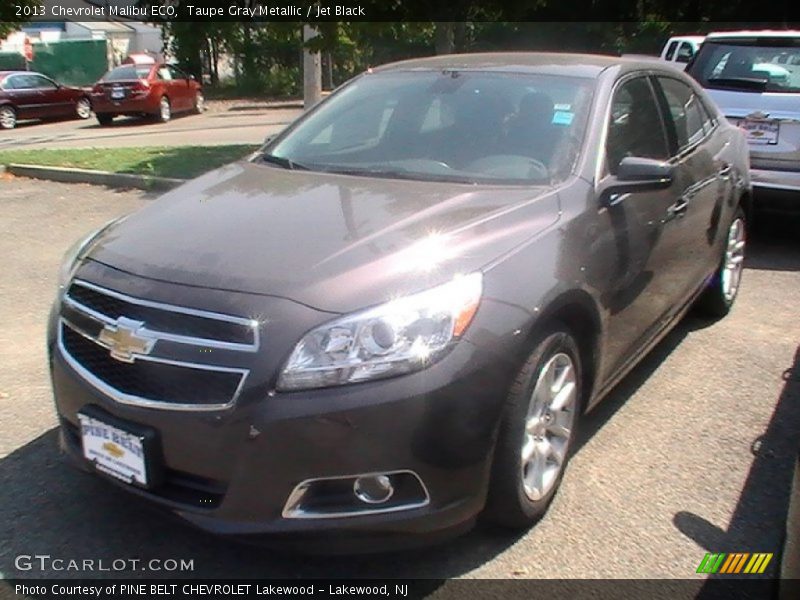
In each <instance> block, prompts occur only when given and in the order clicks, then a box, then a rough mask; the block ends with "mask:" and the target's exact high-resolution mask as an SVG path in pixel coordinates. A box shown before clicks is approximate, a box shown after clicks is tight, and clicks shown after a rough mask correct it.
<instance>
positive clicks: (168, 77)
mask: <svg viewBox="0 0 800 600" xmlns="http://www.w3.org/2000/svg"><path fill="white" fill-rule="evenodd" d="M158 78H159V79H161V80H163V81H172V79H173V78H172V71H170V69H169V67H166V66H164V67H161V68H159V69H158Z"/></svg>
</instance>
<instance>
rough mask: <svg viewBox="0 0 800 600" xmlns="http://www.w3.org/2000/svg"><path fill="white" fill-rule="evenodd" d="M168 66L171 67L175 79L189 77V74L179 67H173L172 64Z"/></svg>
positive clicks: (170, 70)
mask: <svg viewBox="0 0 800 600" xmlns="http://www.w3.org/2000/svg"><path fill="white" fill-rule="evenodd" d="M167 68H168V69H169V72H170V74H171V75H172V78H173V79H189V76H188V75H186V73H184V72H183V71H181V70H180V69H179V68H178V67H173V66H172V65H168V66H167Z"/></svg>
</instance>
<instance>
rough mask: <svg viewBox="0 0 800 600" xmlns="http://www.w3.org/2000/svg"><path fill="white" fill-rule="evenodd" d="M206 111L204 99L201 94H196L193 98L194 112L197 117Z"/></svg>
mask: <svg viewBox="0 0 800 600" xmlns="http://www.w3.org/2000/svg"><path fill="white" fill-rule="evenodd" d="M205 110H206V99H205V96H203V92H199V91H198V92H197V93H196V94H195V96H194V112H195V114H197V115H199V114H200V113H202V112H204V111H205Z"/></svg>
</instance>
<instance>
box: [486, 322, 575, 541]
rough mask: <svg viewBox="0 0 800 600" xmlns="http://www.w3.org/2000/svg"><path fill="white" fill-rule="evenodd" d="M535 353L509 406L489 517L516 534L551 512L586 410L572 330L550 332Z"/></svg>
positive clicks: (513, 390) (491, 485) (496, 460)
mask: <svg viewBox="0 0 800 600" xmlns="http://www.w3.org/2000/svg"><path fill="white" fill-rule="evenodd" d="M533 348H534V350H533V352H532V353H531V354H530V356H529V357H528V359H527V360H526V361H525V364H524V365H523V366H522V368H521V369H520V370H519V372H518V373H517V376H516V378H515V379H514V382H513V384H512V386H511V389H510V391H509V394H508V398H507V400H506V406H505V411H504V414H503V420H502V422H501V424H500V433H499V437H498V440H497V446H496V447H495V456H494V462H493V465H492V473H491V479H490V483H489V494H488V497H487V501H486V508H485V509H484V513H483V516H484V518H485V519H486V520H487V521H489V522H490V523H493V524H495V525H500V526H503V527H509V528H513V529H522V528H527V527H530V526H531V525H533V524H534V523H535V522H536V521H538V520H539V519H540V518H541V517H542V516H543V515H544V513H545V512H546V511H547V508H548V506H549V505H550V502H551V501H552V500H553V497H554V496H555V494H556V491H557V489H558V486H559V484H560V483H561V478H562V476H563V474H564V469H565V468H566V465H567V462H568V461H569V457H570V455H571V452H572V446H573V441H574V439H575V436H576V431H577V425H578V421H579V417H580V414H581V410H582V407H583V402H582V393H583V388H582V383H583V371H582V367H581V361H580V353H579V351H578V346H577V344H576V343H575V340H574V338H573V337H572V335H571V334H570V333H569V332H568V330H567V329H566V328H565V327H564V326H563V325H557V326H554V327H551V328H548V329H547V330H546V331H544V332H543V333H542V334H540V335H539V336H537V338H536V339H535V341H534V343H533ZM562 376H563V379H562ZM550 380H552V381H553V384H552V385H550V386H549V388H548V386H547V384H546V382H547V381H550ZM559 382H561V383H559ZM556 384H558V388H557V389H556V387H555V386H556ZM556 401H557V403H558V404H560V405H561V406H560V409H558V410H554V408H557V407H556ZM526 456H527V458H526Z"/></svg>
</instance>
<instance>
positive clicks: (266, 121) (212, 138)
mask: <svg viewBox="0 0 800 600" xmlns="http://www.w3.org/2000/svg"><path fill="white" fill-rule="evenodd" d="M301 112H302V109H301V107H300V105H299V104H297V103H291V102H274V103H266V102H249V101H237V102H232V101H209V102H208V110H207V111H206V112H204V113H203V114H200V115H194V114H185V115H175V117H174V118H173V119H172V120H171V121H170V122H169V123H156V122H154V121H153V120H152V119H142V118H133V117H130V118H128V117H119V118H117V119H115V120H114V122H113V123H112V124H111V125H110V126H108V127H101V126H100V125H99V124H98V123H97V120H96V119H95V118H94V117H91V118H89V119H87V120H85V121H80V120H74V119H73V120H66V121H46V122H41V121H25V122H20V123H19V125H18V126H17V127H16V128H15V129H11V130H0V150H4V149H5V150H11V149H14V150H22V149H34V148H83V147H95V148H117V147H125V146H188V145H200V146H209V145H221V144H260V143H261V142H263V141H264V138H266V137H267V136H268V135H273V134H275V133H277V132H279V131H280V130H281V129H283V128H284V127H285V126H286V125H288V124H289V123H291V122H292V121H293V120H294V119H296V118H297V117H298V116H299V115H300V113H301Z"/></svg>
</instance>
